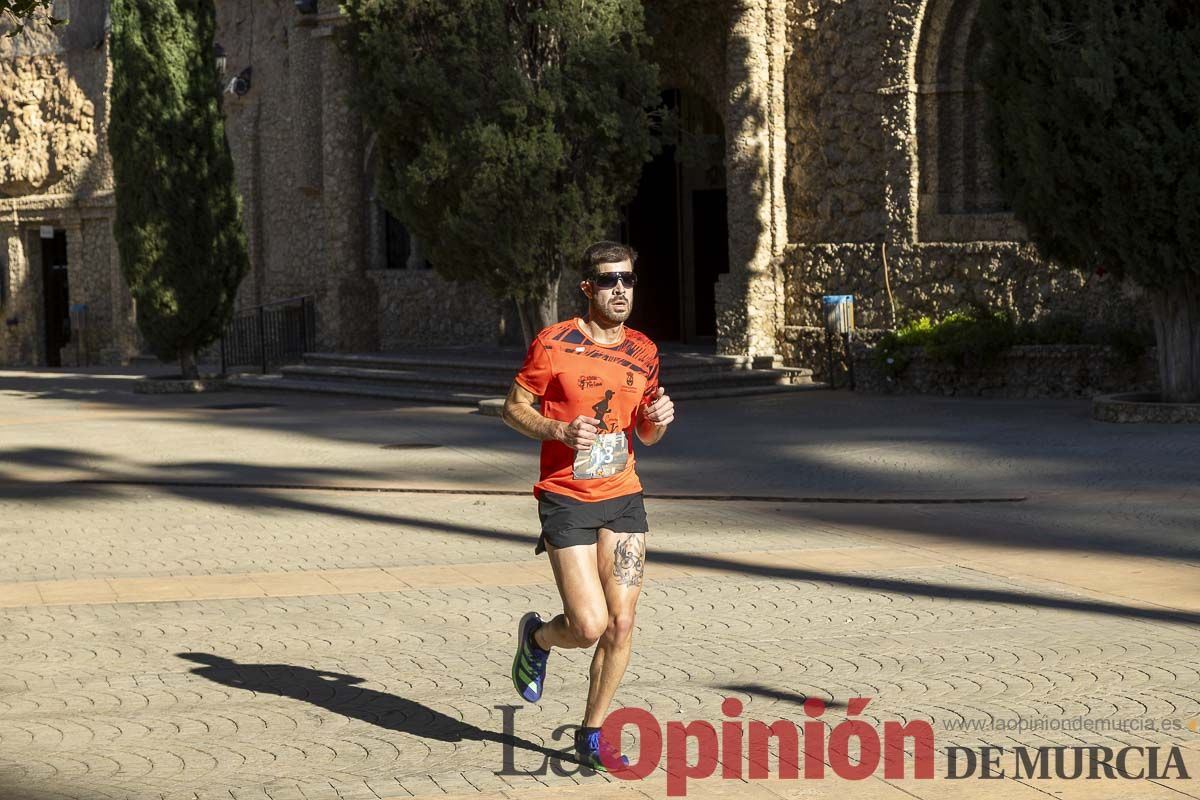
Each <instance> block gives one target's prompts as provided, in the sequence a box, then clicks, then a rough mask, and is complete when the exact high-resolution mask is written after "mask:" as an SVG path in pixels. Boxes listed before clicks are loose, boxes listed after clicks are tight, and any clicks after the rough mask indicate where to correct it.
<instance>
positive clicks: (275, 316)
mask: <svg viewBox="0 0 1200 800" xmlns="http://www.w3.org/2000/svg"><path fill="white" fill-rule="evenodd" d="M316 340H317V311H316V303H314V301H313V296H312V295H305V296H304V297H292V298H289V299H287V300H279V301H276V302H274V303H266V304H264V305H261V306H254V307H253V308H246V309H241V310H240V311H235V312H233V318H232V319H231V320H229V324H228V325H226V326H225V333H224V335H223V336H222V337H221V373H222V374H225V373H226V372H228V370H229V368H230V367H245V366H252V367H257V368H259V369H261V370H262V372H263V373H264V374H265V373H266V372H268V371H269V370H270V369H271V367H278V366H282V365H284V364H294V363H297V362H299V361H300V360H301V359H302V358H303V357H304V354H305V353H306V352H309V351H311V350H312V349H313V347H314V346H315V343H316Z"/></svg>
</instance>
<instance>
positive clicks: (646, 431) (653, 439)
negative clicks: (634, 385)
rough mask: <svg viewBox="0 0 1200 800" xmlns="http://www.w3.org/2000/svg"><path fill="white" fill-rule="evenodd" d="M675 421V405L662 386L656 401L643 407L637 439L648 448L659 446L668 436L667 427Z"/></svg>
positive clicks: (638, 424)
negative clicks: (654, 445)
mask: <svg viewBox="0 0 1200 800" xmlns="http://www.w3.org/2000/svg"><path fill="white" fill-rule="evenodd" d="M674 421H675V404H674V403H673V402H671V398H670V397H668V396H667V390H666V389H664V388H662V387H661V386H660V387H658V393H657V394H656V395H655V397H654V400H653V401H652V402H651V403H650V404H649V405H646V406H642V409H641V413H640V414H639V415H638V423H637V437H638V439H640V440H641V442H642V444H644V445H646V446H647V447H649V446H650V445H652V444H658V442H659V441H660V440H661V439H662V438H663V436H665V435H666V434H667V426H668V425H670V424H671V423H672V422H674Z"/></svg>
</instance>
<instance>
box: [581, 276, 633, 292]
mask: <svg viewBox="0 0 1200 800" xmlns="http://www.w3.org/2000/svg"><path fill="white" fill-rule="evenodd" d="M589 280H590V281H591V283H592V285H593V286H595V287H596V288H597V289H615V288H616V286H617V281H618V280H619V281H621V283H623V284H624V285H625V287H626V288H627V289H632V288H633V287H635V286H637V275H635V274H633V273H632V272H599V273H597V274H595V275H593V276H592V277H591V278H589Z"/></svg>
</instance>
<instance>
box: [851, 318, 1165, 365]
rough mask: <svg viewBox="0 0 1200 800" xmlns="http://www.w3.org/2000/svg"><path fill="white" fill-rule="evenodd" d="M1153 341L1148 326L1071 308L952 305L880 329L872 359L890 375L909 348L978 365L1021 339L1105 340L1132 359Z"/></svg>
mask: <svg viewBox="0 0 1200 800" xmlns="http://www.w3.org/2000/svg"><path fill="white" fill-rule="evenodd" d="M1153 343H1154V334H1153V332H1152V331H1151V330H1149V328H1145V329H1142V328H1133V327H1129V326H1121V325H1114V324H1107V323H1102V322H1101V323H1089V321H1088V320H1087V319H1086V318H1085V317H1083V316H1081V315H1079V314H1074V313H1070V312H1052V313H1050V314H1046V315H1045V316H1043V317H1041V318H1040V319H1038V320H1037V321H1035V322H1025V323H1019V324H1018V323H1016V322H1015V321H1014V320H1013V319H1012V316H1011V315H1010V314H1008V313H1007V312H1005V311H988V310H986V309H979V308H975V309H970V310H966V311H955V312H952V313H950V314H948V315H947V316H945V317H943V318H942V319H941V320H938V321H936V322H935V321H934V320H933V319H932V318H930V317H919V318H917V319H915V320H912V321H911V322H908V323H906V324H905V325H903V326H902V327H900V328H898V329H896V330H895V331H891V332H889V333H887V334H886V335H884V337H883V338H882V339H880V340H879V343H878V344H877V345H876V346H875V349H874V351H873V354H872V355H873V359H874V362H875V365H876V366H877V367H878V368H879V369H880V370H881V371H882V372H883V373H884V374H885V375H886V376H887V377H889V378H892V379H895V378H896V377H897V376H899V375H900V374H901V373H903V372H904V370H905V369H906V368H907V367H908V365H909V363H910V362H911V361H912V353H913V350H912V348H915V347H922V348H924V350H925V354H926V355H927V356H929V357H930V358H931V359H933V360H934V361H938V362H941V363H943V364H950V365H953V366H954V367H955V368H956V369H962V368H964V367H967V366H975V367H982V366H986V365H988V364H990V363H992V362H994V361H995V360H996V359H997V358H998V357H999V356H1000V355H1001V353H1003V352H1004V351H1005V350H1007V349H1008V348H1010V347H1012V346H1014V345H1021V344H1040V345H1053V344H1092V345H1105V346H1108V347H1111V348H1113V350H1114V351H1115V352H1116V353H1117V354H1118V355H1119V356H1120V357H1121V358H1123V359H1124V360H1126V361H1128V362H1133V361H1136V360H1137V358H1139V357H1140V356H1141V355H1143V354H1144V353H1145V351H1146V348H1147V347H1149V346H1150V345H1151V344H1153Z"/></svg>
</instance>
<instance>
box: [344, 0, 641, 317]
mask: <svg viewBox="0 0 1200 800" xmlns="http://www.w3.org/2000/svg"><path fill="white" fill-rule="evenodd" d="M342 6H343V8H344V9H345V10H346V12H347V13H348V14H349V16H350V18H351V22H352V24H351V26H350V36H349V37H348V39H347V43H348V45H349V48H350V50H351V52H352V53H353V55H354V57H355V61H356V63H357V65H358V68H359V74H360V75H361V78H362V80H361V81H360V83H359V85H358V87H357V105H358V107H359V109H360V110H361V111H362V113H363V116H364V118H365V119H366V121H367V124H368V125H369V126H370V127H371V128H372V129H373V130H374V131H375V133H376V134H377V147H378V148H379V153H380V164H381V169H380V174H379V192H380V196H381V198H382V199H383V201H384V204H385V205H386V206H387V207H388V209H389V210H390V211H391V212H392V213H393V214H395V215H396V216H397V217H398V218H399V219H401V220H402V221H403V222H404V223H405V225H406V226H408V228H409V229H410V230H412V231H413V233H415V234H416V235H417V236H418V237H419V238H420V239H421V240H422V241H423V242H424V243H425V244H426V245H427V247H428V252H429V256H430V259H431V261H432V262H433V265H434V267H435V268H436V269H437V270H438V271H439V272H440V273H441V274H442V275H444V276H446V277H448V278H451V279H457V280H472V281H476V282H478V283H481V284H483V285H484V286H487V287H488V288H490V289H491V291H492V293H493V294H494V295H495V296H496V297H497V298H501V299H511V300H514V301H516V304H517V308H518V310H519V311H520V312H521V320H522V328H523V330H524V333H525V336H526V340H527V341H528V340H529V339H531V338H532V335H533V334H534V333H536V332H537V330H538V329H539V328H541V327H543V326H545V325H548V324H550V323H552V322H556V321H557V320H558V314H557V303H556V297H557V287H558V281H559V277H560V275H561V273H562V270H563V267H564V266H565V265H566V264H567V263H568V262H569V261H570V262H574V261H575V260H576V259H578V257H579V256H580V255H581V254H582V252H583V250H584V249H585V248H586V247H587V245H588V244H590V243H591V242H593V241H595V240H597V239H601V238H606V234H609V233H611V231H612V230H613V229H614V228H615V227H616V224H617V222H618V220H619V212H620V207H621V206H622V205H623V204H624V203H627V202H628V201H629V200H630V199H632V196H633V193H634V191H635V189H636V187H637V181H638V179H639V177H640V176H641V169H642V165H643V164H644V163H645V162H646V161H647V160H648V159H649V158H650V157H651V156H652V155H653V151H654V149H655V147H656V146H657V142H656V139H655V136H654V134H653V133H652V130H651V126H652V122H653V121H654V116H655V114H656V109H658V107H659V105H660V98H659V91H658V86H657V80H658V79H657V69H656V67H654V65H652V64H650V63H649V62H648V61H646V60H645V58H644V57H643V54H642V51H643V48H644V46H645V45H646V44H647V43H648V38H647V36H646V33H645V26H644V21H643V14H642V5H641V2H640V0H582V2H581V0H346V2H344V3H343V4H342Z"/></svg>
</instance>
